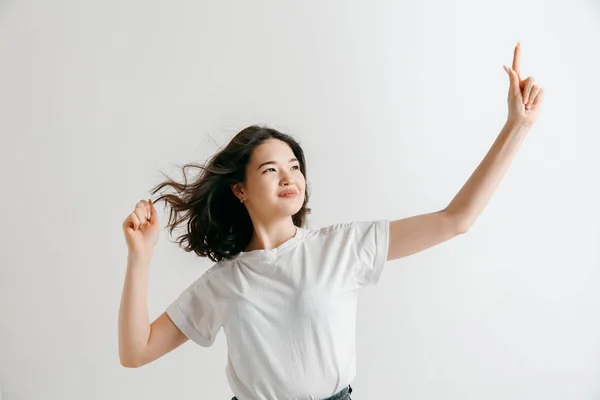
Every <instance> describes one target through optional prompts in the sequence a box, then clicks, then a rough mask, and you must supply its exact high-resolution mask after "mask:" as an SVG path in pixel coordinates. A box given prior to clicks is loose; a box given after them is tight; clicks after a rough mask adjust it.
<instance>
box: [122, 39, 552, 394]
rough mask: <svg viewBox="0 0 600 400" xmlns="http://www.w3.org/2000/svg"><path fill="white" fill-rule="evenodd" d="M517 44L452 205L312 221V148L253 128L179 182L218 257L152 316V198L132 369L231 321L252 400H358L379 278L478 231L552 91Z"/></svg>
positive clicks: (134, 235) (132, 219) (132, 269)
mask: <svg viewBox="0 0 600 400" xmlns="http://www.w3.org/2000/svg"><path fill="white" fill-rule="evenodd" d="M519 51H520V47H519V45H517V46H516V47H515V52H514V59H513V67H512V68H507V67H505V70H506V71H507V73H508V74H509V77H510V89H509V95H508V119H507V122H506V124H505V126H504V128H503V129H502V131H501V132H500V135H499V136H498V138H497V140H496V141H495V142H494V144H493V146H492V148H491V149H490V151H489V152H488V154H487V155H486V157H485V158H484V160H483V162H482V163H481V164H480V165H479V166H478V168H477V169H476V170H475V172H474V173H473V175H472V176H471V178H470V179H469V180H468V181H467V183H466V184H465V185H464V186H463V188H462V189H461V190H460V191H459V193H458V194H457V195H456V197H455V198H454V199H453V200H452V202H451V203H450V204H449V205H448V206H447V207H446V208H445V209H443V210H440V211H437V212H433V213H430V214H423V215H417V216H413V217H410V218H405V219H400V220H395V221H388V220H386V219H380V220H375V221H353V222H344V223H338V224H334V225H330V226H327V227H323V228H320V229H310V228H307V227H306V223H305V222H306V215H307V214H308V213H310V208H308V207H307V204H308V200H309V191H308V189H307V187H306V169H307V168H306V163H305V159H304V153H303V151H302V148H301V147H300V145H299V144H298V143H297V142H296V141H295V140H294V139H293V138H292V137H290V136H288V135H286V134H284V133H281V132H279V131H277V130H274V129H270V128H267V127H259V126H250V127H248V128H246V129H244V130H242V131H241V132H239V133H238V134H237V135H236V136H235V137H234V138H233V139H232V140H231V142H230V143H229V144H228V145H227V146H226V147H225V148H224V149H223V150H221V151H220V152H218V153H217V154H216V155H214V156H213V157H212V158H211V160H210V161H209V162H208V164H207V165H205V166H198V165H194V164H188V165H187V166H185V167H183V172H184V176H185V170H186V168H187V167H192V166H195V167H198V168H201V169H202V170H203V173H202V174H200V175H199V176H198V178H197V179H196V180H195V181H192V182H188V178H187V176H185V182H184V183H178V182H175V181H173V180H167V181H165V182H162V183H161V184H159V185H157V186H156V187H155V188H154V189H153V190H152V194H155V193H156V192H157V191H158V190H160V189H162V188H164V187H166V186H169V187H171V188H173V189H175V191H176V193H175V194H165V195H161V196H160V197H159V199H158V200H157V201H160V200H163V201H164V202H165V203H168V204H169V205H170V207H171V213H170V216H169V226H170V232H171V233H172V232H173V229H174V228H175V227H176V226H177V225H180V224H183V223H185V225H186V233H185V234H184V235H182V236H180V237H179V238H178V239H179V244H180V245H182V244H184V245H185V247H184V249H185V250H186V251H194V252H195V253H196V254H198V255H199V256H201V257H208V258H209V259H210V260H212V261H213V262H214V263H215V264H214V265H213V266H211V267H210V268H209V269H208V270H207V271H206V272H204V273H203V274H202V275H201V276H200V277H199V278H198V279H197V280H196V281H195V282H193V283H192V284H191V285H190V286H189V287H188V288H186V289H185V290H184V291H183V292H182V293H181V295H179V296H178V297H177V298H176V299H175V300H174V301H173V302H172V303H171V304H170V305H169V306H168V308H167V309H166V310H165V312H164V313H163V314H162V315H160V316H159V317H158V318H157V319H156V320H155V321H154V322H152V324H150V322H149V318H148V311H147V306H146V297H147V296H146V292H147V286H148V269H149V264H150V260H151V258H152V254H153V249H154V246H155V245H156V243H157V240H158V233H159V229H160V228H159V224H158V219H157V216H156V210H155V208H154V202H153V201H152V200H148V201H145V200H141V201H140V202H138V203H137V204H136V206H135V209H134V211H133V212H132V213H131V214H130V215H128V216H127V218H126V219H125V221H124V222H123V231H124V234H125V239H126V242H127V246H128V250H129V253H128V259H127V270H126V276H125V284H124V288H123V295H122V300H121V308H120V313H119V356H120V360H121V363H122V365H124V366H126V367H139V366H142V365H145V364H147V363H150V362H151V361H153V360H156V359H157V358H159V357H161V356H163V355H164V354H166V353H168V352H170V351H171V350H173V349H175V348H177V347H179V346H180V345H182V344H183V343H184V342H186V341H187V340H189V339H191V340H192V341H194V342H195V343H197V344H198V345H200V346H205V347H207V346H211V345H212V344H213V343H214V340H215V337H216V335H217V333H218V332H219V330H220V329H221V328H223V330H224V332H225V335H226V339H227V347H228V360H227V367H226V376H227V379H228V382H229V385H230V387H231V389H232V391H233V393H234V394H235V396H237V397H233V399H238V398H239V399H240V400H278V399H305V400H309V399H310V400H314V399H328V400H348V399H350V393H351V392H352V387H351V386H350V384H351V382H352V381H353V379H354V377H355V372H356V366H355V363H356V355H355V328H356V326H355V322H356V320H355V317H356V306H357V295H358V294H359V291H360V289H361V288H363V287H365V286H366V285H374V284H376V283H377V281H378V280H379V277H380V275H381V273H382V271H383V267H384V264H385V262H386V261H388V260H394V259H398V258H401V257H406V256H408V255H411V254H414V253H417V252H419V251H422V250H425V249H427V248H430V247H432V246H435V245H437V244H439V243H442V242H444V241H447V240H449V239H451V238H453V237H455V236H457V235H459V234H462V233H465V232H466V231H467V230H468V229H469V227H470V226H471V225H472V224H473V223H474V221H475V220H476V218H477V216H478V215H479V214H480V213H481V211H482V210H483V208H484V206H485V204H486V203H487V202H488V200H489V199H490V197H491V195H492V193H493V192H494V191H495V189H496V187H497V185H498V184H499V182H500V180H501V178H502V177H503V175H504V173H505V172H506V170H507V169H508V167H509V165H510V163H511V161H512V159H513V158H514V156H515V154H516V152H517V150H518V148H519V146H520V144H521V142H522V141H523V139H524V138H525V137H526V136H527V133H528V132H529V130H530V128H531V126H532V125H533V123H534V122H535V120H536V119H537V116H538V114H539V111H540V104H541V102H542V98H543V89H541V88H540V87H539V86H538V85H536V84H534V83H533V78H531V77H530V78H528V79H526V80H521V78H520V74H519Z"/></svg>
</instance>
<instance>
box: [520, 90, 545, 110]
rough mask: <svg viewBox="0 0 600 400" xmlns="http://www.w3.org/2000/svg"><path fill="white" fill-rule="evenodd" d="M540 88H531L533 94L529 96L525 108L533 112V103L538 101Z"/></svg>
mask: <svg viewBox="0 0 600 400" xmlns="http://www.w3.org/2000/svg"><path fill="white" fill-rule="evenodd" d="M540 89H541V88H540V87H539V86H538V85H533V87H532V88H531V94H530V95H529V100H528V101H527V102H524V103H525V108H527V109H529V110H531V109H532V108H533V103H534V101H535V99H536V97H537V96H538V93H539V91H540Z"/></svg>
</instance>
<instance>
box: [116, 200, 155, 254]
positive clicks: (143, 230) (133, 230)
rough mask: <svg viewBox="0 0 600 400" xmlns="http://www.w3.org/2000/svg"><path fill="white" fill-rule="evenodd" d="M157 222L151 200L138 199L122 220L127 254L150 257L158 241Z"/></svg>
mask: <svg viewBox="0 0 600 400" xmlns="http://www.w3.org/2000/svg"><path fill="white" fill-rule="evenodd" d="M158 231H159V224H158V218H157V216H156V209H155V208H154V204H152V200H151V199H149V200H148V201H146V200H140V201H139V202H138V203H137V204H136V205H135V209H134V210H133V212H132V213H131V214H129V215H128V216H127V218H126V219H125V221H123V233H124V234H125V240H126V242H127V247H128V249H129V254H139V255H143V256H148V257H151V255H152V251H153V249H154V246H155V245H156V243H157V242H158Z"/></svg>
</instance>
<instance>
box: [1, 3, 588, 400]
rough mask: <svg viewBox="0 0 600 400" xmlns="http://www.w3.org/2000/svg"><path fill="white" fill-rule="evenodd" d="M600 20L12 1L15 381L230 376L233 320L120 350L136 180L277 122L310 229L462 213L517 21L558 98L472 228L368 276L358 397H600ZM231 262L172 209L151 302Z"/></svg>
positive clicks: (531, 68)
mask: <svg viewBox="0 0 600 400" xmlns="http://www.w3.org/2000/svg"><path fill="white" fill-rule="evenodd" d="M599 39H600V5H599V4H598V2H597V1H592V0H588V1H582V0H576V1H570V2H569V3H568V4H567V3H565V2H559V1H551V2H548V1H546V2H542V1H516V0H507V1H496V2H478V1H474V0H471V1H468V0H460V1H456V2H447V1H441V0H435V1H433V0H431V1H419V2H417V1H413V2H399V1H387V2H386V1H382V0H371V1H368V2H367V1H320V2H317V1H264V0H259V1H253V2H248V1H232V0H226V1H220V2H208V1H203V2H148V1H139V0H138V1H135V0H122V1H114V0H112V1H75V0H63V1H53V2H43V1H37V2H36V1H16V0H12V1H10V0H9V1H3V2H1V3H0V54H1V56H0V133H1V142H0V156H1V158H0V163H1V164H0V173H1V176H0V178H1V182H2V186H1V187H2V196H1V200H0V201H1V204H0V207H1V208H0V209H1V210H2V225H1V226H2V229H1V231H0V232H1V235H2V236H1V241H0V243H1V246H2V247H1V252H0V263H1V270H0V317H1V329H0V383H1V385H2V387H3V392H4V399H5V400H29V399H31V400H34V399H45V400H59V399H60V400H80V399H86V400H95V399H157V400H158V399H211V400H212V399H214V400H219V399H222V400H226V399H230V398H231V397H232V396H233V394H232V393H231V391H230V390H229V388H228V386H227V381H226V378H225V371H224V368H225V363H226V341H225V336H224V334H223V332H222V331H221V332H220V334H219V336H218V338H217V341H216V343H215V345H214V347H212V348H209V349H205V348H201V347H199V346H196V345H194V344H193V343H191V342H188V343H186V344H185V345H183V346H182V347H180V348H178V349H176V350H175V351H174V352H172V353H169V354H167V355H166V356H164V357H162V358H160V359H159V360H157V361H155V362H153V363H152V364H149V365H147V366H144V367H142V368H139V369H127V368H124V367H122V366H121V365H120V363H119V358H118V348H117V316H118V309H119V303H120V298H121V290H122V285H123V279H124V276H125V266H126V255H127V248H126V245H125V240H124V237H123V233H122V230H121V223H122V221H123V219H124V218H125V217H126V216H127V214H129V213H130V212H131V211H132V210H133V207H134V206H135V203H136V202H137V201H138V200H140V199H147V198H149V197H150V194H149V189H150V188H151V187H153V186H154V185H155V184H157V183H158V182H160V181H161V180H162V178H163V176H162V175H161V174H160V173H161V172H163V173H166V174H169V175H170V176H172V177H178V176H179V175H177V173H178V171H179V170H178V169H177V166H178V165H182V164H183V163H187V162H192V161H204V160H206V159H207V158H208V157H210V156H211V155H212V154H214V153H215V152H216V151H217V150H218V148H219V147H220V146H224V145H225V144H226V143H227V142H228V141H229V139H231V138H232V137H233V136H234V135H235V134H236V133H237V132H239V131H240V130H241V129H243V128H245V127H246V126H248V125H251V124H255V123H256V124H266V125H268V126H271V127H274V128H276V129H280V130H282V131H283V132H285V133H289V134H291V135H293V136H294V137H295V138H297V139H298V140H299V141H300V143H301V144H302V146H303V148H304V150H305V152H306V157H307V168H308V170H307V180H308V184H309V188H310V189H311V190H312V198H311V202H310V203H309V206H310V207H312V208H313V214H311V215H310V216H309V224H308V227H309V228H318V227H321V226H325V225H329V224H332V223H336V222H342V221H350V220H375V219H379V218H388V219H397V218H405V217H408V216H412V215H415V214H421V213H427V212H433V211H437V210H439V209H441V208H444V207H445V206H446V205H447V204H448V203H449V202H450V201H451V200H452V198H453V197H454V195H455V194H456V193H457V192H458V190H459V189H460V188H461V187H462V185H463V184H464V183H465V182H466V180H467V179H468V178H469V176H470V174H471V173H472V172H473V170H474V169H475V168H476V167H477V165H478V164H479V162H480V161H481V159H482V158H483V156H484V155H485V154H486V152H487V151H488V149H489V148H490V146H491V145H492V143H493V141H494V140H495V138H496V136H497V135H498V133H499V132H500V130H501V128H502V126H503V125H504V122H505V120H506V116H507V105H506V97H507V93H508V82H509V80H508V75H507V74H506V72H504V70H503V68H502V65H503V64H505V65H511V63H512V56H513V50H514V46H515V44H516V43H517V41H520V42H521V45H522V71H521V72H522V76H523V78H526V77H528V76H533V77H534V78H535V80H536V82H537V83H539V84H540V85H541V86H542V87H543V88H544V90H545V91H546V94H545V99H544V105H543V107H542V113H541V115H540V118H539V119H538V122H537V124H536V125H535V126H534V127H533V129H532V130H531V132H530V135H529V136H528V137H527V139H526V140H525V141H524V142H523V145H522V147H521V149H520V151H519V154H518V155H517V157H516V159H515V161H514V163H513V164H512V165H511V167H510V169H509V170H508V172H507V174H506V176H505V178H504V179H503V181H502V182H501V184H500V186H499V188H498V190H497V191H496V193H495V195H494V197H493V198H492V200H491V201H490V202H489V203H488V205H487V206H486V208H485V209H484V211H483V213H482V214H481V216H480V217H479V219H478V220H477V221H476V223H475V225H474V226H473V227H472V229H471V230H470V231H469V232H468V233H467V234H466V235H463V236H459V237H457V238H456V239H453V240H451V241H448V242H446V243H444V244H442V245H439V246H436V247H434V248H432V249H430V250H427V251H424V252H422V253H419V254H416V255H413V256H410V257H407V258H403V259H400V260H394V261H391V262H389V263H387V264H386V269H385V271H384V274H383V276H382V280H381V281H380V283H379V285H378V286H376V287H370V288H368V289H366V290H365V292H364V295H363V297H362V298H361V301H360V306H359V310H358V328H357V351H358V364H357V368H358V374H357V377H356V379H355V381H354V383H353V388H354V392H353V396H352V397H353V398H354V399H358V400H361V399H362V400H371V399H383V398H394V399H407V400H408V399H410V400H434V399H435V400H438V399H457V400H458V399H461V400H463V399H466V400H471V399H472V400H475V399H488V400H492V399H498V400H500V399H502V400H504V399H508V398H510V399H519V400H521V399H522V400H525V399H527V400H529V399H544V400H554V399H556V400H564V399H569V400H576V399H577V400H578V399H598V398H600V315H599V313H598V310H599V306H600V291H599V290H598V287H599V284H600V272H599V270H600V265H599V264H600V257H599V254H598V253H599V251H598V249H599V247H600V245H599V243H600V234H599V231H600V214H599V212H598V204H600V195H599V192H600V190H599V185H600V184H599V182H600V179H599V173H598V171H600V163H599V161H598V158H597V155H598V149H599V145H600V140H599V139H598V136H599V133H600V129H599V128H600V124H599V122H598V118H599V114H600V112H599V108H598V105H599V101H598V92H599V91H598V89H599V87H600V85H599V83H600V82H599V77H598V71H600V56H599V55H598V51H599V50H600V40H599ZM158 212H159V218H160V219H161V223H162V224H163V225H164V224H166V222H167V218H168V214H167V209H164V208H163V207H162V203H161V206H160V207H158ZM211 265H212V263H211V262H210V260H207V259H200V258H198V257H197V256H195V254H194V253H186V252H184V251H183V250H182V249H180V248H179V247H177V245H176V243H175V241H174V237H169V236H168V233H167V232H166V231H165V230H163V231H161V236H160V239H159V243H158V245H157V248H156V251H155V256H154V258H153V260H152V265H151V272H150V282H149V298H148V309H149V312H150V318H151V320H154V318H156V317H157V316H158V315H159V314H160V313H162V312H163V311H164V309H165V308H166V307H167V305H168V304H169V303H170V302H171V301H172V300H173V299H175V298H176V296H178V295H179V293H180V292H181V291H182V290H183V289H184V288H185V287H187V286H188V284H189V283H190V282H192V281H193V280H194V279H195V278H196V277H197V276H199V275H200V274H201V273H202V272H203V271H204V270H206V269H207V268H208V267H210V266H211Z"/></svg>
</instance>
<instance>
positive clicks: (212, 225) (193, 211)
mask: <svg viewBox="0 0 600 400" xmlns="http://www.w3.org/2000/svg"><path fill="white" fill-rule="evenodd" d="M268 139H279V140H281V141H283V142H285V143H287V144H288V145H289V146H290V148H291V149H292V151H293V153H294V156H295V157H296V158H297V159H298V161H299V162H300V171H301V172H302V174H303V175H304V177H305V179H306V162H305V159H304V152H303V151H302V148H301V147H300V145H299V143H298V142H297V141H296V140H295V139H293V138H292V137H291V136H289V135H287V134H284V133H281V132H279V131H278V130H276V129H272V128H269V127H265V126H259V125H251V126H249V127H247V128H245V129H243V130H242V131H240V132H239V133H238V134H236V135H235V136H234V137H233V139H231V141H230V142H229V144H228V145H227V146H226V147H225V148H223V149H222V150H220V151H219V152H217V153H216V154H215V155H213V156H212V157H211V158H210V159H209V160H208V162H207V163H204V164H198V163H188V164H186V165H184V166H183V167H182V168H181V170H182V172H183V176H184V182H183V183H179V182H176V181H174V180H173V179H170V178H169V177H168V176H166V175H164V174H163V176H165V177H166V178H167V180H166V181H164V182H161V183H159V184H158V185H156V186H155V187H154V188H152V189H151V193H152V194H155V193H156V192H158V191H159V190H161V189H163V188H164V187H171V188H173V189H174V190H175V192H176V193H166V194H163V193H161V195H160V197H158V198H157V199H156V200H153V202H154V203H158V202H159V201H161V200H162V201H163V202H164V203H165V206H166V205H167V204H168V205H169V206H170V207H171V210H170V214H169V222H168V226H167V227H168V228H169V233H170V234H171V235H172V234H173V230H174V229H175V228H176V227H177V226H179V225H181V224H184V223H185V224H186V231H187V232H186V233H185V234H183V235H181V236H179V237H178V238H177V242H178V243H179V246H180V247H182V245H184V246H185V247H183V249H184V250H185V251H187V252H190V251H193V252H195V253H196V254H198V255H199V256H200V257H208V258H209V259H211V260H212V261H213V262H218V261H221V260H222V259H223V258H225V259H231V258H234V257H235V256H236V255H238V254H239V253H240V252H241V251H242V250H243V249H244V248H245V247H246V246H247V245H248V244H249V243H250V239H251V238H252V233H253V225H252V220H251V219H250V214H249V213H248V210H247V209H246V206H245V205H244V204H243V203H241V202H240V200H239V199H238V198H237V197H236V196H235V195H234V194H233V191H232V186H233V185H235V184H236V183H240V182H244V181H245V179H246V166H247V164H248V162H249V161H250V158H251V156H252V152H253V151H254V149H255V148H256V147H257V146H259V145H260V144H261V143H262V142H264V141H265V140H268ZM189 168H196V169H199V170H201V172H200V174H199V175H198V176H197V178H196V179H195V180H194V181H192V182H189V183H188V176H187V175H186V170H187V169H189ZM308 200H309V191H308V185H307V187H306V189H305V197H304V203H303V204H302V208H300V210H299V211H298V212H297V213H296V214H294V215H293V216H292V220H293V222H294V225H296V226H298V227H304V225H305V223H306V215H307V214H310V213H311V209H310V208H308V207H307V206H306V205H307V203H308Z"/></svg>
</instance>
